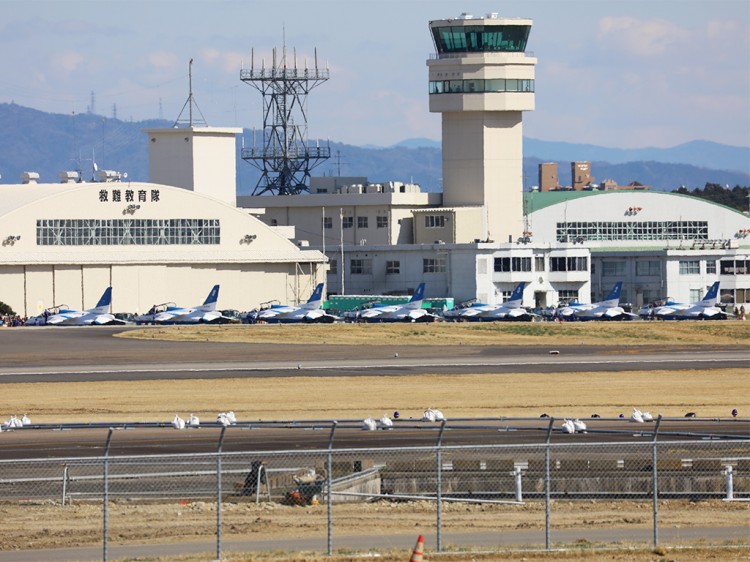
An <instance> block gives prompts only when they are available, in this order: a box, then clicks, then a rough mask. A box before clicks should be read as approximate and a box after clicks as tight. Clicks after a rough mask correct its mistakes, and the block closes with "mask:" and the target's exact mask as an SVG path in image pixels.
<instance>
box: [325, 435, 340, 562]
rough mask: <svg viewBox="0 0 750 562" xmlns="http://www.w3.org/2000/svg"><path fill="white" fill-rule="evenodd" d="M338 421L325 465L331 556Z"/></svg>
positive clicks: (331, 436) (330, 553)
mask: <svg viewBox="0 0 750 562" xmlns="http://www.w3.org/2000/svg"><path fill="white" fill-rule="evenodd" d="M338 423H339V422H337V421H336V420H333V422H332V424H331V435H330V436H329V437H328V462H327V466H326V473H327V474H326V480H328V482H327V483H326V485H327V486H328V498H327V503H328V556H333V487H332V485H333V435H334V433H336V426H337V425H338Z"/></svg>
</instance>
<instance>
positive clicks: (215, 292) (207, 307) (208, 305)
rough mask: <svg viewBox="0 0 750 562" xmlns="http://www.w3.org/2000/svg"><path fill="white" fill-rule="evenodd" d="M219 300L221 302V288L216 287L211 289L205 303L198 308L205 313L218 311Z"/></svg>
mask: <svg viewBox="0 0 750 562" xmlns="http://www.w3.org/2000/svg"><path fill="white" fill-rule="evenodd" d="M218 300H219V286H218V285H214V287H213V289H211V292H210V293H208V296H207V297H206V300H205V302H204V303H203V304H202V305H201V306H199V307H198V308H199V309H200V310H202V311H204V312H209V311H211V310H216V303H217V301H218Z"/></svg>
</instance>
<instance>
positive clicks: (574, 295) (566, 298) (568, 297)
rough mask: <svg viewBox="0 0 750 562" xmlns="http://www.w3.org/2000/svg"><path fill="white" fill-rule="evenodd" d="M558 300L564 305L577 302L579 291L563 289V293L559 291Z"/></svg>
mask: <svg viewBox="0 0 750 562" xmlns="http://www.w3.org/2000/svg"><path fill="white" fill-rule="evenodd" d="M557 300H558V302H560V303H562V304H567V303H569V302H573V301H577V300H578V291H577V290H575V289H572V290H571V289H563V290H561V291H557Z"/></svg>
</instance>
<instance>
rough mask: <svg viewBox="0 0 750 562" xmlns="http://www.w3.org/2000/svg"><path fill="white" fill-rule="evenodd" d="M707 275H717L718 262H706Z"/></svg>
mask: <svg viewBox="0 0 750 562" xmlns="http://www.w3.org/2000/svg"><path fill="white" fill-rule="evenodd" d="M706 273H707V274H715V273H716V260H708V261H706Z"/></svg>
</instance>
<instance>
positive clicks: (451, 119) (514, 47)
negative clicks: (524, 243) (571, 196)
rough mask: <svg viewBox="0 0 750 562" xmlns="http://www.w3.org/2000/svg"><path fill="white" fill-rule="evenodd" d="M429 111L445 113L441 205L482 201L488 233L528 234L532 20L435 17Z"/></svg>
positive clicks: (500, 236) (500, 237) (501, 236)
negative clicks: (526, 138) (525, 122)
mask: <svg viewBox="0 0 750 562" xmlns="http://www.w3.org/2000/svg"><path fill="white" fill-rule="evenodd" d="M429 25H430V33H431V35H432V39H433V43H434V45H435V54H434V55H431V56H430V58H429V59H428V60H427V67H428V73H429V96H430V111H431V112H433V113H442V144H443V204H444V205H445V206H450V207H460V206H481V207H483V209H484V217H485V219H484V220H485V224H484V228H483V230H484V234H485V236H484V237H483V238H484V239H488V240H489V239H494V240H495V241H498V242H505V241H512V240H516V239H518V238H520V237H522V236H523V129H522V112H523V111H530V110H533V109H534V68H535V65H536V58H534V57H533V56H527V55H526V53H525V50H526V43H527V41H528V37H529V33H530V31H531V26H532V21H531V20H530V19H516V18H501V17H498V15H497V14H487V15H486V16H484V17H479V18H477V17H473V16H471V15H468V14H462V15H461V16H459V17H458V18H454V19H446V20H436V21H431V22H430V24H429Z"/></svg>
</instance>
